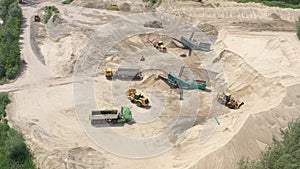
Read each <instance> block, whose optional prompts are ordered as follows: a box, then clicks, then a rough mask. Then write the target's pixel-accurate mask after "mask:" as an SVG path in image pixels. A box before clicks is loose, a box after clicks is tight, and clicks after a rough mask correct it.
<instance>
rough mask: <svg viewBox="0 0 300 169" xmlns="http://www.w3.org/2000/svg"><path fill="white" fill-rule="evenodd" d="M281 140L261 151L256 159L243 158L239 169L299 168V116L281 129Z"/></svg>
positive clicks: (274, 141)
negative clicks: (285, 127)
mask: <svg viewBox="0 0 300 169" xmlns="http://www.w3.org/2000/svg"><path fill="white" fill-rule="evenodd" d="M281 135H282V137H283V138H282V141H277V140H275V139H273V143H272V144H271V145H270V146H269V147H268V149H267V151H266V152H263V153H262V154H261V156H260V157H259V159H258V161H250V160H249V159H243V160H241V161H240V163H239V168H240V169H299V168H300V118H298V119H295V120H293V121H292V122H290V123H289V126H288V128H287V129H286V130H281Z"/></svg>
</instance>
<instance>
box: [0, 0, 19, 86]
mask: <svg viewBox="0 0 300 169" xmlns="http://www.w3.org/2000/svg"><path fill="white" fill-rule="evenodd" d="M18 2H19V1H18V0H0V18H1V19H2V20H3V22H4V23H3V24H2V25H0V79H1V82H5V81H6V79H14V78H15V77H16V76H17V74H18V72H19V68H20V48H19V36H20V33H21V20H22V10H21V8H20V7H19V4H18Z"/></svg>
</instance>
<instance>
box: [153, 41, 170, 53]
mask: <svg viewBox="0 0 300 169" xmlns="http://www.w3.org/2000/svg"><path fill="white" fill-rule="evenodd" d="M153 46H154V47H155V48H156V49H158V50H159V51H160V52H167V47H166V46H165V44H164V42H163V41H155V42H154V43H153Z"/></svg>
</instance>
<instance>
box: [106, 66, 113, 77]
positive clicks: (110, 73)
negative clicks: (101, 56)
mask: <svg viewBox="0 0 300 169" xmlns="http://www.w3.org/2000/svg"><path fill="white" fill-rule="evenodd" d="M105 77H106V79H112V77H113V72H112V68H107V69H106V70H105Z"/></svg>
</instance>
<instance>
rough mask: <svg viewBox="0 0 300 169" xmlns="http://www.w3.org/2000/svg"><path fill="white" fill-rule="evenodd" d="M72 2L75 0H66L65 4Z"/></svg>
mask: <svg viewBox="0 0 300 169" xmlns="http://www.w3.org/2000/svg"><path fill="white" fill-rule="evenodd" d="M71 2H73V0H64V1H63V4H70V3H71Z"/></svg>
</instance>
